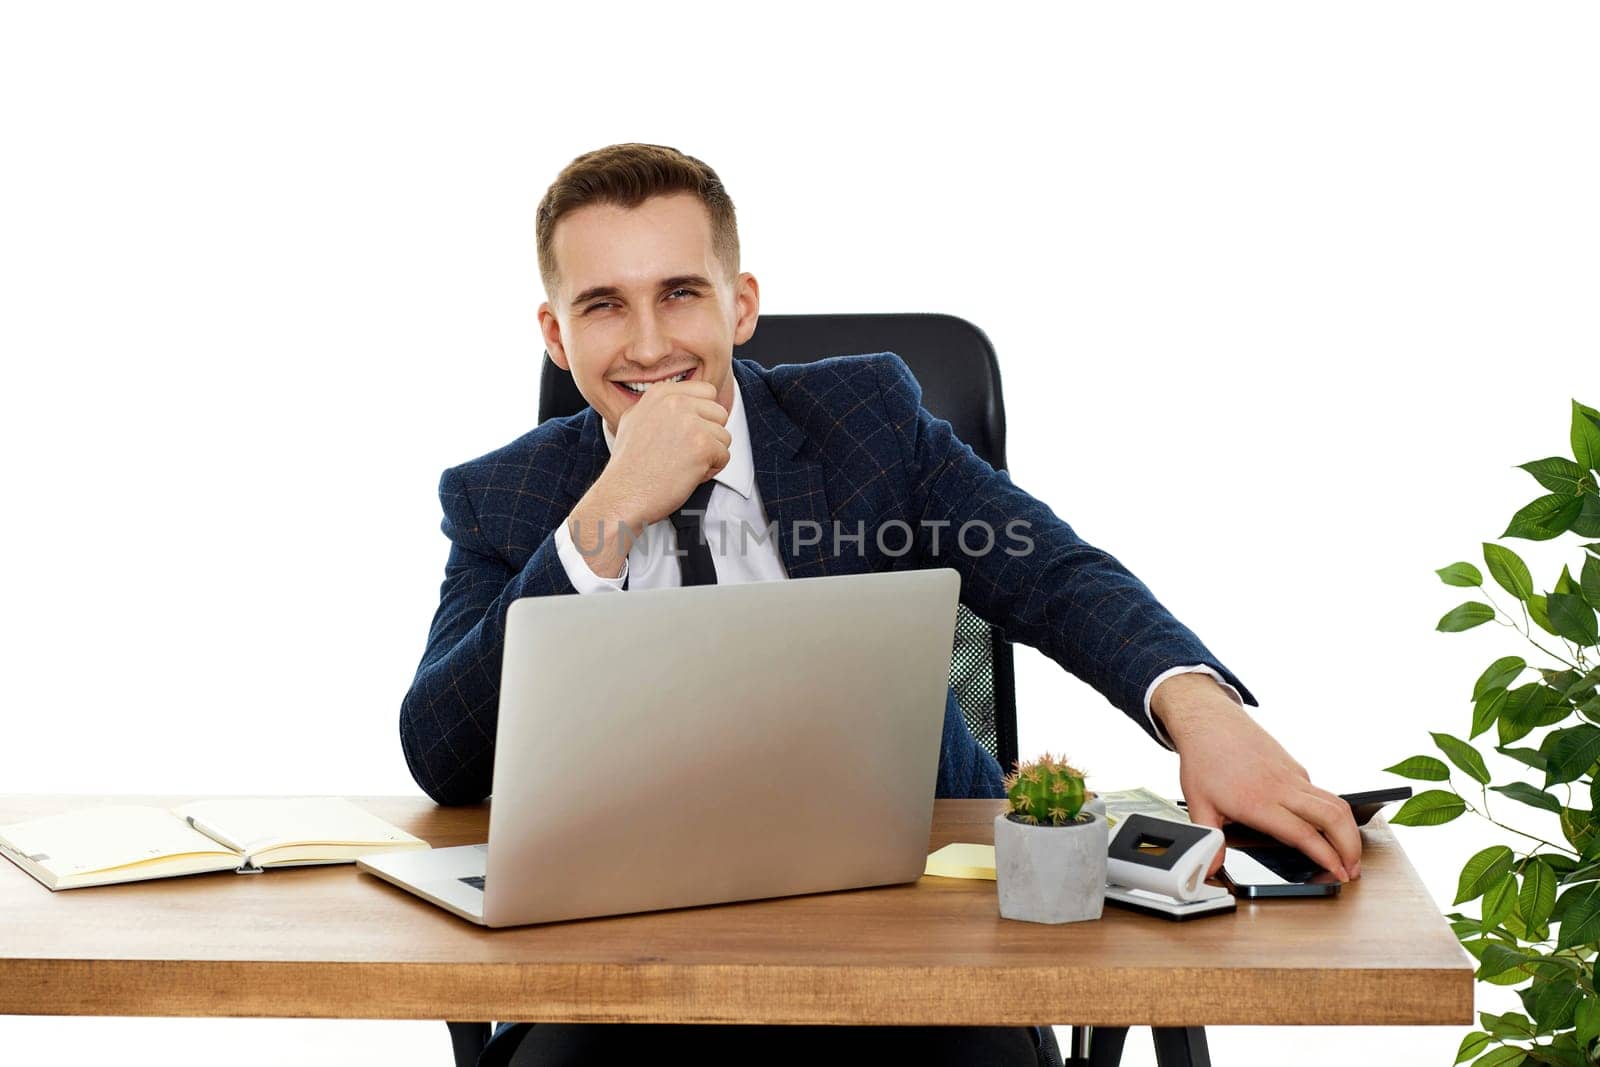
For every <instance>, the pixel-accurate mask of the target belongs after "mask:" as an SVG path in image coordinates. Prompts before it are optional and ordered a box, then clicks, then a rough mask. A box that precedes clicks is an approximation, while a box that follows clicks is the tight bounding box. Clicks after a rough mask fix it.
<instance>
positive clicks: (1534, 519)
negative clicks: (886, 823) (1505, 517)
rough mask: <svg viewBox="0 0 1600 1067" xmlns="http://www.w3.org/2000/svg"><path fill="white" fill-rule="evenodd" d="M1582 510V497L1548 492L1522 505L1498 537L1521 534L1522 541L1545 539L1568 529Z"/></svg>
mask: <svg viewBox="0 0 1600 1067" xmlns="http://www.w3.org/2000/svg"><path fill="white" fill-rule="evenodd" d="M1582 510H1583V498H1582V497H1579V496H1561V495H1559V494H1556V493H1551V494H1550V495H1549V496H1542V497H1540V498H1539V499H1538V500H1535V501H1533V502H1532V503H1530V504H1528V505H1527V506H1525V507H1524V508H1523V509H1522V510H1521V511H1518V512H1517V513H1516V514H1515V515H1513V516H1512V517H1511V525H1510V526H1507V527H1506V532H1505V533H1503V534H1501V535H1500V536H1501V537H1520V538H1522V539H1523V540H1525V541H1548V540H1550V539H1551V538H1552V537H1559V536H1560V535H1562V534H1564V533H1566V532H1567V529H1568V528H1569V527H1570V526H1571V525H1572V520H1574V519H1576V518H1577V517H1578V513H1579V512H1581V511H1582Z"/></svg>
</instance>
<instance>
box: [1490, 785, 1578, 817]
mask: <svg viewBox="0 0 1600 1067" xmlns="http://www.w3.org/2000/svg"><path fill="white" fill-rule="evenodd" d="M1489 789H1490V791H1491V792H1495V793H1504V794H1505V795H1506V796H1508V797H1510V798H1511V799H1512V800H1520V801H1521V802H1522V803H1524V804H1528V805H1530V806H1532V807H1535V808H1543V809H1544V810H1545V811H1548V812H1549V813H1550V814H1552V815H1559V814H1561V801H1560V800H1558V799H1557V798H1555V797H1553V796H1551V795H1550V794H1549V793H1546V792H1545V791H1544V790H1542V789H1538V788H1535V787H1534V786H1531V785H1529V784H1528V783H1527V782H1512V783H1511V784H1510V785H1492V786H1490V787H1489Z"/></svg>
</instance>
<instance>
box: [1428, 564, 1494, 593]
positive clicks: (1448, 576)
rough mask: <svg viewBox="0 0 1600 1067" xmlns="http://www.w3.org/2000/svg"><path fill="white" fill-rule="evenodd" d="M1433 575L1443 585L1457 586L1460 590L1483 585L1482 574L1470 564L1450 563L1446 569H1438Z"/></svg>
mask: <svg viewBox="0 0 1600 1067" xmlns="http://www.w3.org/2000/svg"><path fill="white" fill-rule="evenodd" d="M1433 573H1435V574H1437V575H1438V576H1439V580H1440V581H1442V582H1444V584H1445V585H1459V586H1461V587H1462V588H1468V589H1470V588H1472V587H1474V586H1479V585H1482V584H1483V574H1482V573H1481V572H1480V571H1479V570H1478V568H1476V567H1474V566H1473V565H1472V564H1470V563H1452V564H1450V566H1448V567H1440V568H1439V569H1438V570H1436V571H1434V572H1433Z"/></svg>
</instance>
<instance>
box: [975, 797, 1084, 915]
mask: <svg viewBox="0 0 1600 1067" xmlns="http://www.w3.org/2000/svg"><path fill="white" fill-rule="evenodd" d="M1095 799H1096V801H1098V800H1099V798H1098V797H1097V798H1095ZM1078 817H1079V818H1080V819H1085V820H1086V821H1084V822H1078V823H1073V824H1071V825H1068V826H1046V825H1041V826H1033V825H1030V824H1028V823H1022V822H1016V821H1014V820H1013V819H1012V818H1011V813H1010V812H1002V813H1001V814H999V815H997V816H995V820H994V875H995V883H996V885H997V886H998V888H999V893H1000V917H1001V918H1003V919H1020V920H1022V921H1024V922H1032V923H1073V922H1083V921H1084V920H1086V919H1098V918H1100V912H1101V911H1102V910H1104V908H1105V903H1106V850H1107V848H1108V847H1109V845H1110V837H1109V832H1108V831H1107V829H1106V816H1105V804H1104V803H1103V802H1100V803H1094V804H1087V805H1085V806H1084V809H1083V812H1082V813H1081V814H1080V815H1079V816H1078Z"/></svg>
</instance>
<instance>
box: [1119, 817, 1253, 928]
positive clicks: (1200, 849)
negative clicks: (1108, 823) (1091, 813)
mask: <svg viewBox="0 0 1600 1067" xmlns="http://www.w3.org/2000/svg"><path fill="white" fill-rule="evenodd" d="M1222 844H1223V838H1222V831H1221V830H1218V829H1216V828H1215V827H1211V826H1195V825H1194V824H1193V823H1184V822H1173V821H1172V820H1170V819H1157V818H1155V817H1153V816H1150V815H1129V816H1127V817H1126V818H1125V819H1123V820H1122V825H1120V826H1118V827H1117V832H1116V835H1115V836H1114V837H1112V839H1111V846H1110V848H1109V849H1108V850H1107V852H1106V903H1107V904H1115V905H1117V906H1118V907H1123V908H1131V909H1132V910H1134V911H1143V912H1148V913H1150V914H1152V915H1159V916H1161V917H1162V918H1164V919H1193V918H1195V917H1197V916H1200V915H1215V914H1219V913H1221V912H1225V911H1232V910H1233V909H1234V900H1233V895H1232V894H1231V893H1229V892H1228V891H1227V890H1226V889H1223V888H1222V887H1221V886H1213V885H1207V884H1206V881H1205V878H1206V871H1207V870H1209V869H1210V867H1211V861H1212V860H1213V859H1215V858H1216V855H1217V852H1218V851H1219V850H1221V848H1222Z"/></svg>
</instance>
